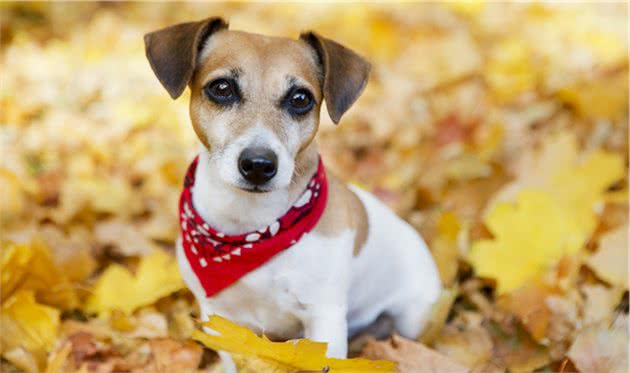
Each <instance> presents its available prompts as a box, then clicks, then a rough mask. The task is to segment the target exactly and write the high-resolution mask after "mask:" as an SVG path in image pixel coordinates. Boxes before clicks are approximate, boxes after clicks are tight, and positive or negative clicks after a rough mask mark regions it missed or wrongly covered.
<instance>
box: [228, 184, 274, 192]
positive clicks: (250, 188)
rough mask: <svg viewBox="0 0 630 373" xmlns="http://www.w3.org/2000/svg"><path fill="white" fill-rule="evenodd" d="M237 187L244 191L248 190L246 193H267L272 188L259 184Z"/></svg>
mask: <svg viewBox="0 0 630 373" xmlns="http://www.w3.org/2000/svg"><path fill="white" fill-rule="evenodd" d="M237 188H238V189H240V190H242V191H244V192H248V193H269V192H271V191H272V190H273V189H269V188H263V187H261V186H258V185H254V186H241V185H239V186H237Z"/></svg>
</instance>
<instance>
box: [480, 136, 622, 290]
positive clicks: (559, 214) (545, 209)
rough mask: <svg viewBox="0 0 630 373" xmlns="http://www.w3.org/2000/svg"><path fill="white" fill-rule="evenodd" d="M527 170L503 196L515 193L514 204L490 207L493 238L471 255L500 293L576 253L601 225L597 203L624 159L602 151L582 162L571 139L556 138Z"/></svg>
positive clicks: (487, 222) (529, 161)
mask: <svg viewBox="0 0 630 373" xmlns="http://www.w3.org/2000/svg"><path fill="white" fill-rule="evenodd" d="M546 160H549V161H550V162H549V163H544V161H546ZM524 165H525V166H522V167H523V169H524V173H523V175H525V176H523V177H522V179H520V180H517V181H516V182H514V183H513V184H511V185H510V186H508V187H507V188H506V189H504V191H503V192H502V193H503V195H501V193H500V194H499V195H500V199H499V200H509V197H508V198H506V196H509V195H510V194H516V196H517V197H516V202H515V203H509V202H502V203H495V204H492V208H491V209H490V210H489V212H488V213H487V214H486V216H485V217H484V223H485V225H486V226H487V227H488V229H489V230H490V232H491V233H492V234H493V235H494V239H490V240H479V241H476V242H475V243H473V245H472V248H471V252H470V255H469V259H470V261H471V263H472V264H473V266H474V267H475V269H476V271H477V273H478V274H479V275H480V276H485V277H490V278H494V279H496V280H497V282H498V284H497V291H498V292H499V293H505V292H509V291H510V290H513V289H516V288H518V287H519V286H521V285H522V284H524V283H525V282H526V281H528V280H529V279H531V278H532V277H534V276H535V275H537V274H540V273H541V272H542V271H544V270H545V269H547V268H549V267H550V266H551V265H553V264H554V263H556V262H557V261H558V260H559V259H560V258H561V257H562V256H563V255H565V254H569V255H570V254H573V253H576V252H578V251H579V250H580V249H581V248H582V247H583V245H584V244H585V242H586V240H587V239H588V238H589V237H590V235H591V234H592V233H593V230H594V229H595V226H596V224H597V219H596V215H595V212H594V208H595V206H596V204H597V203H599V202H601V201H602V200H603V199H604V193H605V190H606V188H607V187H608V186H609V185H611V184H612V183H614V182H615V181H617V180H619V179H620V178H621V177H622V176H623V173H624V171H623V161H622V159H621V157H619V156H618V155H616V154H612V153H608V152H605V151H601V150H598V151H594V152H592V153H590V154H589V155H588V156H587V157H586V159H585V160H583V161H582V162H579V161H578V154H577V143H576V139H575V137H574V135H571V134H568V135H559V136H556V137H552V138H551V139H549V141H548V142H547V143H546V144H545V146H544V147H543V150H542V151H541V152H540V153H539V154H537V155H535V156H534V157H532V158H527V159H526V160H525V162H524ZM537 165H541V166H542V167H541V169H537V168H536V166H537ZM506 191H508V192H509V193H506Z"/></svg>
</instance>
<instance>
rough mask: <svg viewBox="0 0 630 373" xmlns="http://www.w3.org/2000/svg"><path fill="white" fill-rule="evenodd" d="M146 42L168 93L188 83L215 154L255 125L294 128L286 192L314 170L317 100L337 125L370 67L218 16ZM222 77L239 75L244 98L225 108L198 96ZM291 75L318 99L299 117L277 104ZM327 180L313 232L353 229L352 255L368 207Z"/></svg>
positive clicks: (345, 52)
mask: <svg viewBox="0 0 630 373" xmlns="http://www.w3.org/2000/svg"><path fill="white" fill-rule="evenodd" d="M145 43H146V53H147V58H148V59H149V61H150V63H151V67H152V68H153V71H154V72H155V74H156V75H157V76H158V78H159V80H160V82H161V83H162V84H163V85H164V87H165V88H166V89H167V91H168V92H169V94H170V95H171V96H172V97H174V98H176V97H178V96H179V95H180V94H181V93H182V91H183V90H184V88H185V86H186V85H189V87H190V89H191V100H190V117H191V120H192V124H193V128H194V130H195V133H196V134H197V136H198V137H199V139H200V141H201V142H202V143H203V144H204V146H205V147H206V148H208V149H214V150H219V151H220V150H221V148H222V147H224V146H226V144H229V143H230V141H231V140H233V139H235V138H237V137H238V136H239V135H241V134H242V133H243V131H245V130H247V129H248V128H251V127H252V126H253V125H257V124H258V125H263V126H265V127H267V128H268V129H270V130H271V131H273V132H274V133H275V135H276V136H277V137H278V139H279V140H280V141H285V143H286V142H287V141H288V138H287V136H288V135H287V128H292V129H295V128H298V129H299V141H300V143H299V144H298V146H295V154H293V156H294V158H295V171H294V174H293V177H292V181H291V183H290V185H289V193H290V195H299V193H300V191H302V190H304V188H305V187H306V183H307V182H308V180H309V178H310V176H311V175H312V174H313V173H314V172H315V170H316V168H317V162H318V159H319V155H318V151H317V147H316V145H315V143H314V142H313V138H314V137H315V133H316V132H317V127H318V125H319V112H320V107H321V104H322V100H323V99H325V100H326V106H327V108H328V112H329V114H330V116H331V118H332V119H333V121H334V122H335V123H337V122H339V120H340V118H341V116H342V115H343V114H344V113H345V112H346V111H347V110H348V109H349V108H350V106H351V105H352V104H353V103H354V101H355V100H356V99H357V98H358V97H359V95H360V94H361V92H362V90H363V88H364V87H365V85H366V83H367V78H368V75H369V71H370V65H369V63H367V61H365V60H364V59H363V58H361V57H360V56H358V55H357V54H355V53H354V52H352V51H351V50H349V49H347V48H345V47H344V46H342V45H340V44H338V43H336V42H334V41H332V40H328V39H326V38H324V37H321V36H320V35H317V34H315V33H312V32H308V33H304V34H302V35H301V36H300V39H299V40H292V39H288V38H279V37H269V36H263V35H256V34H250V33H246V32H240V31H231V30H227V23H226V22H224V21H223V20H221V19H219V18H210V19H206V20H203V21H199V22H190V23H184V24H179V25H175V26H171V27H168V28H166V29H162V30H158V31H155V32H152V33H150V34H147V35H146V36H145ZM226 75H227V76H231V75H237V78H236V79H237V80H238V83H239V86H240V85H242V86H243V98H242V102H240V103H239V104H238V105H237V106H234V107H228V108H226V107H222V106H219V105H216V104H214V103H213V102H211V101H210V100H208V99H207V98H206V97H205V96H204V93H203V87H204V86H205V85H206V84H207V83H209V82H210V81H212V80H214V79H216V78H219V77H225V76H226ZM291 80H295V81H296V82H297V83H299V85H301V86H304V87H306V88H308V89H309V90H310V91H311V92H312V93H313V96H314V99H315V107H314V108H313V110H311V111H310V112H309V113H308V114H306V115H304V116H303V117H301V118H297V119H296V118H288V116H287V114H286V113H285V112H284V111H283V110H282V108H279V107H278V102H279V101H280V100H281V99H282V97H283V95H284V94H285V92H286V91H287V90H288V89H289V87H290V86H291V84H292V83H291ZM217 121H225V123H229V133H221V131H220V130H218V129H216V128H214V126H212V125H211V124H212V123H216V122H217ZM290 126H293V127H290ZM295 126H297V127H295ZM328 177H329V200H328V203H327V206H326V210H325V211H324V215H323V216H322V218H321V220H320V221H319V223H318V225H317V226H316V228H315V231H317V232H319V233H321V234H324V235H330V236H333V235H337V234H339V233H340V232H341V231H342V230H345V229H352V230H354V231H355V232H356V236H355V245H354V254H355V255H357V254H358V253H359V251H360V249H361V247H362V246H363V244H364V242H365V240H366V238H367V229H368V222H367V215H366V212H365V208H364V206H363V204H362V203H361V201H360V200H359V199H358V197H357V196H356V195H355V194H354V193H353V192H352V191H350V190H349V189H348V188H347V187H346V185H345V184H344V183H342V182H341V181H339V179H338V178H337V177H335V176H334V175H331V174H329V175H328Z"/></svg>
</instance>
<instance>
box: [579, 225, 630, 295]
mask: <svg viewBox="0 0 630 373" xmlns="http://www.w3.org/2000/svg"><path fill="white" fill-rule="evenodd" d="M586 264H587V265H588V266H589V267H591V268H592V269H593V270H594V271H595V273H596V274H597V276H599V277H600V278H601V279H602V280H604V281H606V282H608V283H610V284H612V285H617V286H621V287H622V288H624V289H628V224H627V223H626V224H625V225H623V226H620V227H619V228H617V229H615V230H613V231H610V232H607V233H605V234H604V235H603V236H602V237H601V239H600V243H599V248H598V249H597V252H596V253H595V254H593V255H591V256H590V257H588V258H587V259H586Z"/></svg>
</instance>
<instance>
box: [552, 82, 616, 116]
mask: <svg viewBox="0 0 630 373" xmlns="http://www.w3.org/2000/svg"><path fill="white" fill-rule="evenodd" d="M557 95H558V98H560V100H562V101H564V102H566V103H568V104H570V105H571V106H572V107H574V108H575V109H576V111H577V112H578V113H579V114H580V115H582V116H583V117H586V118H605V119H617V118H621V117H623V116H624V115H626V116H627V115H628V74H625V73H624V74H615V75H613V76H605V77H599V78H598V79H594V80H592V81H588V82H582V83H576V84H572V85H569V86H566V87H563V88H561V89H559V90H558V92H557Z"/></svg>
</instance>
